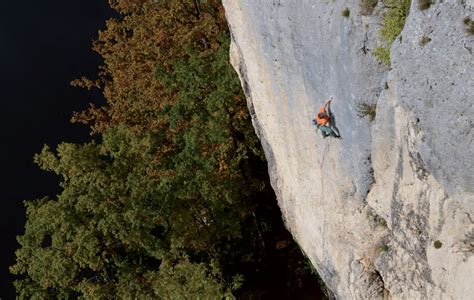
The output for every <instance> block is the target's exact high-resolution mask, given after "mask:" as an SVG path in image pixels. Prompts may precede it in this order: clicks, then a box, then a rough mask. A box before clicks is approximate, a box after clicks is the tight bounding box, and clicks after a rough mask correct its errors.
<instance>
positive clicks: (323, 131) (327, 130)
mask: <svg viewBox="0 0 474 300" xmlns="http://www.w3.org/2000/svg"><path fill="white" fill-rule="evenodd" d="M318 129H319V130H321V134H322V135H323V137H324V138H325V137H327V136H329V135H330V136H332V137H334V138H337V137H339V135H337V134H336V132H334V130H333V129H332V128H331V127H327V126H323V125H320V126H318Z"/></svg>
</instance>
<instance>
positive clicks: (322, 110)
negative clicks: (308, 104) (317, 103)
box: [316, 106, 329, 125]
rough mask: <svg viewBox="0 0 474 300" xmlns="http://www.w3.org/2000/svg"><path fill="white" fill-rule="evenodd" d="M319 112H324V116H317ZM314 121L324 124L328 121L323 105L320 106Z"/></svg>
mask: <svg viewBox="0 0 474 300" xmlns="http://www.w3.org/2000/svg"><path fill="white" fill-rule="evenodd" d="M320 113H325V114H326V117H325V118H319V116H318V115H319V114H320ZM316 122H317V123H318V125H326V124H327V123H328V122H329V116H328V115H327V113H326V109H324V106H321V108H320V109H319V112H318V114H317V115H316Z"/></svg>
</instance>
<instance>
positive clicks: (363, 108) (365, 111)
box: [356, 101, 376, 121]
mask: <svg viewBox="0 0 474 300" xmlns="http://www.w3.org/2000/svg"><path fill="white" fill-rule="evenodd" d="M375 108H376V105H375V104H368V103H367V102H363V101H358V102H356V111H357V116H358V117H359V118H363V117H365V116H368V117H369V120H370V121H373V120H374V119H375Z"/></svg>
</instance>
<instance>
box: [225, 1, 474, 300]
mask: <svg viewBox="0 0 474 300" xmlns="http://www.w3.org/2000/svg"><path fill="white" fill-rule="evenodd" d="M471 2H472V1H471ZM471 2H470V1H457V0H445V1H435V3H434V4H432V5H431V6H430V8H429V9H427V10H420V9H419V8H418V5H417V4H418V2H417V1H415V0H413V3H412V5H411V9H410V13H409V16H408V18H407V22H406V24H405V28H404V30H403V31H402V33H401V35H400V36H399V38H398V39H397V40H396V41H395V42H394V43H393V45H392V48H391V59H392V66H391V68H390V69H389V68H387V67H386V66H383V65H382V64H380V63H379V62H377V61H376V59H375V58H374V57H373V55H372V54H371V50H372V49H373V48H375V47H376V46H377V45H378V30H379V28H380V26H381V23H382V20H381V14H382V13H383V7H382V5H381V4H379V6H378V7H376V9H375V11H374V13H373V14H372V15H371V16H362V15H361V13H360V7H359V1H342V0H334V1H332V0H331V1H329V0H328V1H325V0H321V1H310V0H224V1H223V3H224V7H225V9H226V15H227V18H228V22H229V27H230V29H231V32H232V38H233V44H232V47H231V59H232V63H233V65H234V67H235V68H236V70H237V72H238V73H239V76H240V78H241V81H242V86H243V88H244V91H245V93H246V96H247V99H248V104H249V108H250V112H251V114H252V119H253V123H254V126H255V129H256V131H257V134H258V135H259V137H260V139H261V141H262V144H263V146H264V149H265V153H266V156H267V159H268V163H269V173H270V177H271V180H272V186H273V188H274V189H275V191H276V193H277V196H278V203H279V206H280V208H281V211H282V215H283V218H284V220H285V223H286V225H287V227H288V228H289V230H290V231H291V232H292V234H293V236H294V238H295V239H296V240H297V241H298V243H299V244H300V245H301V247H302V248H303V249H304V251H305V252H306V254H307V255H308V257H309V258H310V259H311V261H312V263H313V264H314V266H315V267H316V269H317V270H318V272H319V274H320V275H321V277H322V278H323V280H324V281H325V282H326V284H327V285H328V287H329V289H330V290H331V291H332V292H333V293H334V295H335V296H336V297H337V298H340V299H378V298H385V299H450V298H452V299H472V297H473V295H474V255H473V254H474V224H473V220H474V143H473V138H474V137H473V135H474V66H473V62H474V59H473V51H474V49H473V48H474V36H473V35H469V34H468V33H466V31H465V25H464V24H463V19H464V18H465V17H466V16H469V17H470V18H471V19H474V16H473V15H474V9H473V4H472V3H471ZM345 8H348V9H349V11H350V15H349V17H344V16H342V11H343V10H344V9H345ZM424 37H426V38H424ZM427 38H429V39H427ZM422 40H423V42H422ZM428 40H429V41H428ZM330 96H332V97H333V98H334V101H333V102H332V104H331V109H332V111H333V113H334V115H335V120H336V124H337V127H338V128H339V131H340V133H341V135H342V137H343V139H342V140H338V139H333V138H326V139H323V138H322V136H321V135H320V134H319V132H317V131H316V128H315V127H314V126H313V125H312V124H311V120H312V118H313V117H314V115H315V114H316V113H317V111H318V109H319V107H320V105H321V104H322V103H323V101H324V100H325V99H326V98H328V97H330ZM359 102H363V103H367V104H369V105H376V116H375V119H374V120H373V121H371V120H370V119H369V118H368V117H364V118H360V117H358V116H357V107H358V105H357V103H359Z"/></svg>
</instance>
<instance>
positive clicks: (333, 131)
mask: <svg viewBox="0 0 474 300" xmlns="http://www.w3.org/2000/svg"><path fill="white" fill-rule="evenodd" d="M331 101H332V97H331V98H329V99H327V100H326V101H325V102H324V105H323V106H321V108H320V109H319V112H318V114H317V115H316V117H315V118H314V119H313V125H316V127H317V128H318V129H319V130H320V131H321V134H322V136H323V138H326V137H327V136H329V135H330V136H332V137H334V138H338V139H340V138H341V135H340V134H339V130H338V129H337V128H336V124H335V120H334V115H333V114H332V113H331Z"/></svg>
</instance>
